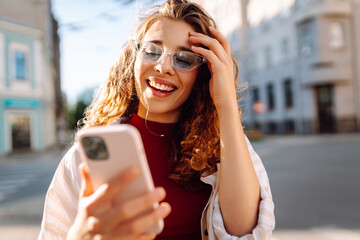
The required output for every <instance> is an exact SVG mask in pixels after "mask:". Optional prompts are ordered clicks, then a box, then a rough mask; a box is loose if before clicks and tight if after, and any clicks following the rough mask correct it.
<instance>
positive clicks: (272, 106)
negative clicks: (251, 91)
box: [266, 83, 275, 111]
mask: <svg viewBox="0 0 360 240" xmlns="http://www.w3.org/2000/svg"><path fill="white" fill-rule="evenodd" d="M266 90H267V99H268V102H267V106H268V109H269V111H272V110H274V109H275V99H274V85H273V84H272V83H269V84H268V85H267V87H266Z"/></svg>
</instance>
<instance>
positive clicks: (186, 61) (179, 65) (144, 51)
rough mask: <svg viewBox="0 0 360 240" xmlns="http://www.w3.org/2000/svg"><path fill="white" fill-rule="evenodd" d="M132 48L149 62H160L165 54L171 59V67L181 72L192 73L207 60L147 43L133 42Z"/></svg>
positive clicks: (193, 54) (192, 54) (190, 53)
mask: <svg viewBox="0 0 360 240" xmlns="http://www.w3.org/2000/svg"><path fill="white" fill-rule="evenodd" d="M131 44H132V46H133V47H134V49H135V51H136V52H137V55H138V57H140V58H141V59H142V60H145V61H149V62H159V61H160V60H162V59H163V58H164V53H166V54H168V55H169V56H170V57H171V65H172V66H173V67H174V68H176V69H179V70H183V71H191V70H193V69H194V68H196V67H199V66H200V65H202V64H203V63H206V62H207V60H206V58H205V57H203V56H201V55H199V54H196V53H193V52H188V51H170V50H164V49H163V48H162V47H160V46H158V45H156V44H154V43H151V42H147V41H140V40H132V41H131Z"/></svg>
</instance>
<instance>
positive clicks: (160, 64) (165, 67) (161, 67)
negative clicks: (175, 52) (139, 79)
mask: <svg viewBox="0 0 360 240" xmlns="http://www.w3.org/2000/svg"><path fill="white" fill-rule="evenodd" d="M154 68H155V70H157V71H159V72H160V73H162V74H170V75H174V74H175V69H174V68H173V66H172V64H171V55H170V54H168V53H166V52H164V53H163V54H162V55H161V57H160V58H159V60H158V61H157V62H156V63H155V66H154Z"/></svg>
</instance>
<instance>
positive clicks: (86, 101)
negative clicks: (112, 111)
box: [67, 87, 95, 129]
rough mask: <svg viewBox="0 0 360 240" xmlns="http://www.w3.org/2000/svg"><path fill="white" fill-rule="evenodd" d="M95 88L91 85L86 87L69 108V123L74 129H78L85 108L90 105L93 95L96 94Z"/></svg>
mask: <svg viewBox="0 0 360 240" xmlns="http://www.w3.org/2000/svg"><path fill="white" fill-rule="evenodd" d="M94 92H95V88H94V87H90V88H87V89H85V90H84V91H83V92H82V93H81V94H80V95H79V96H78V98H77V100H76V103H75V104H74V105H72V106H69V108H68V111H67V113H68V117H67V120H68V125H69V127H71V128H72V129H76V128H77V127H78V125H77V124H78V122H79V120H80V119H82V118H83V117H84V112H85V109H86V108H87V107H88V106H89V105H90V103H91V101H92V99H93V96H94Z"/></svg>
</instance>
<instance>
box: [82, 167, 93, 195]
mask: <svg viewBox="0 0 360 240" xmlns="http://www.w3.org/2000/svg"><path fill="white" fill-rule="evenodd" d="M79 173H80V177H81V190H80V197H88V196H90V195H91V194H92V193H93V192H94V189H93V186H92V184H91V181H90V176H89V173H88V171H87V170H86V167H85V163H80V164H79Z"/></svg>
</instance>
